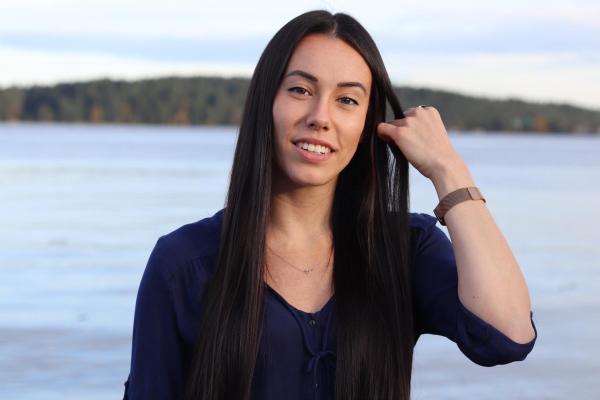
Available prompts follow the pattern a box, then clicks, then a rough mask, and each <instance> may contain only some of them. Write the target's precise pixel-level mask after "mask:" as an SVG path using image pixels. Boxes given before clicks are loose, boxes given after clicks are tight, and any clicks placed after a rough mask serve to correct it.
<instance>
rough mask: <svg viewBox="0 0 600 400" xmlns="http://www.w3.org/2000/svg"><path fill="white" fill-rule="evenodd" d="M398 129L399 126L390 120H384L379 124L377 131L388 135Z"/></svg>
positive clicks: (391, 134)
mask: <svg viewBox="0 0 600 400" xmlns="http://www.w3.org/2000/svg"><path fill="white" fill-rule="evenodd" d="M396 129H398V126H396V125H393V124H390V123H388V122H382V123H380V124H379V125H378V126H377V132H378V133H380V134H382V135H385V136H388V137H391V136H393V135H394V134H395V132H396Z"/></svg>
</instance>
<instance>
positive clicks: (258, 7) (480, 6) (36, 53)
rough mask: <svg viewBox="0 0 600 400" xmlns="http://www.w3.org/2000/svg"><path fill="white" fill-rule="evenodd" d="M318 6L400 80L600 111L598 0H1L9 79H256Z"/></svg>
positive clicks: (1, 67)
mask: <svg viewBox="0 0 600 400" xmlns="http://www.w3.org/2000/svg"><path fill="white" fill-rule="evenodd" d="M316 8H323V9H327V10H329V11H333V12H338V11H341V12H346V13H349V14H351V15H353V16H354V17H355V18H357V19H358V20H359V21H360V22H361V23H362V24H363V25H364V26H365V27H366V28H367V29H368V30H369V32H370V33H371V34H372V36H373V37H374V39H375V41H376V42H377V44H378V46H379V48H380V51H381V53H382V55H383V57H384V61H385V63H386V66H387V68H388V72H389V74H390V76H391V78H392V80H393V81H394V83H396V84H398V85H408V86H417V87H429V88H438V89H446V90H453V91H457V92H461V93H465V94H473V95H484V96H490V97H494V98H507V97H517V98H522V99H525V100H531V101H553V102H568V103H571V104H576V105H581V106H585V107H590V108H596V109H599V110H600V1H597V0H570V1H566V0H560V1H558V0H544V1H541V0H530V1H527V0H522V1H513V0H504V1H496V0H494V1H474V0H454V1H447V0H446V1H441V0H440V1H438V0H428V1H426V2H415V1H398V0H396V1H377V0H373V1H364V0H363V1H352V0H346V1H303V2H287V3H286V2H282V1H267V0H262V1H260V0H256V1H245V2H242V1H235V2H232V1H199V0H196V1H188V0H171V1H169V2H165V1H154V0H146V1H126V0H121V1H116V0H103V1H97V0H87V1H81V0H78V1H73V0H47V1H41V0H2V3H0V71H1V73H0V86H2V87H6V86H9V85H31V84H36V83H39V84H45V83H55V82H61V81H75V80H87V79H94V78H100V77H111V78H121V79H139V78H144V77H154V76H163V75H181V76H190V75H198V74H210V75H222V76H250V75H251V73H252V70H253V68H254V65H255V63H256V61H257V60H258V57H259V56H260V53H261V52H262V50H263V48H264V46H265V45H266V43H267V41H268V40H269V38H270V37H271V36H272V35H273V34H274V33H275V32H276V31H277V30H278V29H279V28H280V27H281V26H282V25H283V24H284V23H285V22H287V21H288V20H289V19H291V18H293V17H294V16H296V15H298V14H300V13H302V12H304V11H308V10H311V9H316Z"/></svg>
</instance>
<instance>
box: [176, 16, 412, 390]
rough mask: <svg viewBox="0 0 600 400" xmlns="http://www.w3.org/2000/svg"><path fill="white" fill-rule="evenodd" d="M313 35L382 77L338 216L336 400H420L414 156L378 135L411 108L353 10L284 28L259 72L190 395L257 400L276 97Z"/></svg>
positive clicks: (344, 179)
mask: <svg viewBox="0 0 600 400" xmlns="http://www.w3.org/2000/svg"><path fill="white" fill-rule="evenodd" d="M312 33H321V34H326V35H331V36H333V37H336V38H339V39H341V40H343V41H344V42H345V43H347V44H348V45H350V46H351V47H353V48H354V49H355V50H356V51H357V52H358V53H360V54H361V56H362V57H363V58H364V60H365V61H366V63H367V64H368V66H369V68H370V70H371V74H372V87H371V95H370V99H369V107H368V111H367V116H366V121H365V126H364V131H363V133H362V135H363V140H362V142H361V144H360V145H359V146H358V149H357V151H356V153H355V155H354V157H353V158H352V160H351V161H350V163H349V164H348V166H347V167H346V168H345V169H344V170H343V171H342V172H341V173H340V175H339V176H338V180H337V186H336V189H335V198H334V201H333V209H332V213H331V223H332V226H333V238H334V239H333V242H334V248H335V249H336V252H335V265H334V272H333V284H334V291H335V296H336V323H337V363H336V364H337V366H336V373H335V377H336V379H335V397H336V399H344V400H351V399H382V400H383V399H386V400H387V399H390V400H391V399H394V400H399V399H405V400H407V399H409V398H410V381H411V374H412V358H413V346H414V344H415V342H414V340H415V339H414V333H413V312H412V292H411V276H410V268H409V254H408V252H409V240H410V238H409V228H408V207H409V204H408V201H409V193H408V177H409V175H408V162H407V160H406V158H405V157H404V156H403V155H402V154H401V153H400V152H398V151H397V150H396V149H393V148H390V147H388V145H387V144H386V143H385V142H384V141H383V140H381V139H380V138H379V137H378V136H377V134H376V128H377V124H378V123H380V122H382V121H384V120H385V119H386V110H387V109H388V105H389V107H390V108H391V110H392V112H393V115H394V117H395V118H403V117H404V114H403V113H402V109H401V107H400V103H399V101H398V99H397V98H396V96H395V94H394V91H393V88H392V85H391V83H390V79H389V77H388V74H387V71H386V69H385V66H384V63H383V60H382V58H381V55H380V54H379V51H378V49H377V46H376V45H375V42H374V41H373V39H372V38H371V36H370V35H369V33H368V32H367V31H366V30H365V29H364V28H363V27H362V26H361V25H360V24H359V23H358V22H357V21H356V20H355V19H354V18H352V17H351V16H349V15H347V14H343V13H337V14H334V15H332V14H331V13H329V12H327V11H321V10H319V11H311V12H307V13H304V14H302V15H300V16H298V17H296V18H294V19H293V20H291V21H290V22H288V23H287V24H286V25H285V26H283V27H282V28H281V29H280V30H279V31H278V32H277V33H276V34H275V36H274V37H273V38H272V39H271V41H270V42H269V43H268V45H267V46H266V48H265V50H264V52H263V53H262V55H261V57H260V59H259V61H258V64H257V66H256V69H255V71H254V74H253V76H252V80H251V82H250V86H249V89H248V94H247V99H246V103H245V106H244V112H243V117H242V122H241V125H240V128H239V136H238V140H237V145H236V149H235V155H234V160H233V166H232V170H231V180H230V184H229V191H228V194H227V199H226V203H225V211H224V215H223V225H222V231H221V237H220V248H219V253H218V256H217V258H216V262H215V272H214V275H213V277H212V280H211V283H210V285H209V287H208V288H207V291H206V294H205V295H204V297H203V299H202V301H203V310H204V311H203V314H202V323H201V328H200V334H199V336H198V339H197V343H196V349H195V352H194V354H193V359H192V362H191V365H190V369H189V376H188V378H187V385H186V399H189V400H200V399H201V400H222V399H244V400H247V399H249V398H250V392H251V385H252V377H253V374H254V368H255V365H256V361H257V353H258V346H259V343H260V337H261V333H262V322H263V312H264V311H263V295H264V290H265V285H264V281H263V265H264V261H265V260H264V249H265V230H266V227H267V220H268V216H269V212H270V199H271V176H272V167H273V163H272V160H273V134H274V128H273V115H272V106H273V100H274V98H275V94H276V92H277V90H278V87H279V84H280V82H281V79H282V78H283V74H284V73H285V71H286V68H287V65H288V62H289V60H290V57H291V55H292V53H293V51H294V49H295V47H296V45H297V44H298V42H299V41H300V40H301V39H302V38H304V37H305V36H306V35H308V34H312ZM390 150H392V151H393V152H394V156H392V154H391V152H390Z"/></svg>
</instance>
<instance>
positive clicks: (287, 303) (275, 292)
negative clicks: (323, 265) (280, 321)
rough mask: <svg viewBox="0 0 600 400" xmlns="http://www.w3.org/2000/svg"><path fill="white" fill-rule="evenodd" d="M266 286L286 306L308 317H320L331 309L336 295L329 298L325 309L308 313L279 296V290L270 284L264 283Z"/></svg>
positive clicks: (324, 306)
mask: <svg viewBox="0 0 600 400" xmlns="http://www.w3.org/2000/svg"><path fill="white" fill-rule="evenodd" d="M264 284H265V286H266V287H267V288H268V289H269V290H270V291H271V293H273V294H274V295H275V296H277V297H278V298H279V299H280V300H281V301H282V302H283V303H284V304H285V305H287V306H288V307H289V308H291V309H293V310H294V311H297V312H298V313H300V314H303V315H307V316H314V315H318V314H321V313H322V312H323V311H324V310H325V309H326V308H328V307H329V305H330V304H332V303H333V301H334V298H335V293H334V294H333V295H332V296H331V297H330V298H329V300H327V302H326V303H325V305H323V307H321V309H320V310H319V311H315V312H308V311H303V310H300V309H298V308H296V307H294V306H293V305H291V304H290V303H289V302H288V301H287V300H286V299H285V297H283V296H282V295H281V294H279V292H277V290H275V289H273V288H272V287H271V285H269V284H268V283H266V282H264Z"/></svg>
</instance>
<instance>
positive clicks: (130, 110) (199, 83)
mask: <svg viewBox="0 0 600 400" xmlns="http://www.w3.org/2000/svg"><path fill="white" fill-rule="evenodd" d="M248 84H249V80H248V79H246V78H216V77H195V78H179V77H166V78H160V79H146V80H140V81H133V82H129V81H115V80H108V79H104V80H96V81H89V82H79V83H61V84H57V85H54V86H33V87H26V88H21V87H10V88H6V89H2V90H0V120H2V121H60V122H91V123H151V124H183V125H239V123H240V119H241V115H242V108H243V105H244V100H245V96H246V92H247V89H248ZM395 90H396V94H397V95H398V97H399V99H400V102H401V104H402V106H403V108H404V109H406V108H409V107H414V106H417V105H420V104H424V105H433V106H434V107H436V108H437V109H438V110H439V111H440V113H441V115H442V118H443V120H444V124H445V125H446V127H447V128H448V129H449V130H461V131H488V132H489V131H521V132H555V133H573V132H579V133H600V111H599V110H589V109H584V108H580V107H575V106H571V105H567V104H554V103H532V102H525V101H521V100H518V99H507V100H494V99H489V98H483V97H473V96H466V95H462V94H457V93H452V92H448V91H442V90H431V89H417V88H411V87H396V88H395Z"/></svg>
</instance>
